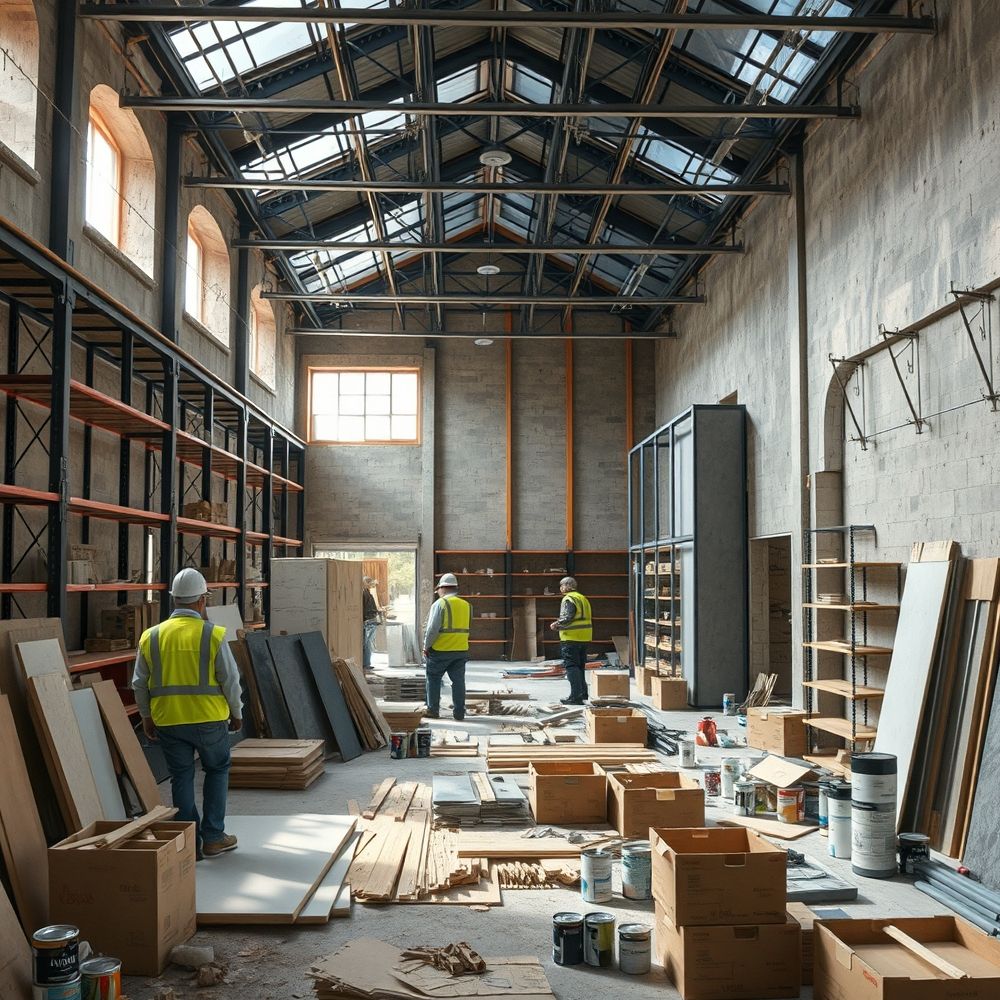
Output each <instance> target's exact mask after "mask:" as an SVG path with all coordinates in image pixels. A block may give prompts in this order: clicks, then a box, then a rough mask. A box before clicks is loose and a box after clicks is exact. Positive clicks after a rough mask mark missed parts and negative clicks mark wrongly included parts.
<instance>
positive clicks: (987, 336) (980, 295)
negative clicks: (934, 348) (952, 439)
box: [951, 288, 1000, 410]
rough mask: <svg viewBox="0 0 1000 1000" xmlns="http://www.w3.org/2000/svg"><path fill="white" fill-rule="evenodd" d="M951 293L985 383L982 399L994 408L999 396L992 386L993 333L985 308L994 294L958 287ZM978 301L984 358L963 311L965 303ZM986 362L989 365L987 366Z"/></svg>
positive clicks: (970, 321) (966, 315) (970, 303)
mask: <svg viewBox="0 0 1000 1000" xmlns="http://www.w3.org/2000/svg"><path fill="white" fill-rule="evenodd" d="M951 294H952V295H953V296H954V297H955V301H956V302H957V303H958V308H959V312H960V313H961V316H962V322H963V323H964V324H965V332H966V333H967V334H968V336H969V344H970V345H971V346H972V353H973V354H974V355H975V356H976V364H977V365H978V366H979V373H980V375H982V377H983V381H984V382H985V383H986V392H984V393H983V399H985V400H986V401H987V402H988V403H989V404H990V406H991V407H992V408H993V409H994V410H996V408H997V399H998V398H1000V397H998V395H997V391H996V389H995V388H994V386H993V375H992V369H993V335H992V330H991V329H990V325H989V322H988V320H989V313H988V311H987V309H986V304H987V303H988V302H992V301H993V300H994V296H993V295H990V294H989V293H988V292H972V291H968V290H966V291H960V290H958V289H955V288H953V289H951ZM976 302H978V303H980V312H981V313H982V315H983V316H984V317H985V320H986V322H984V323H983V325H982V326H981V327H980V328H979V335H980V337H981V338H982V339H983V340H984V341H985V342H986V349H987V352H988V356H987V358H986V360H984V359H983V352H982V351H981V350H980V348H979V344H977V343H976V331H974V330H973V329H972V320H971V319H970V318H969V314H968V313H967V312H966V311H965V307H966V306H967V305H972V304H973V303H976ZM987 362H988V363H989V367H987Z"/></svg>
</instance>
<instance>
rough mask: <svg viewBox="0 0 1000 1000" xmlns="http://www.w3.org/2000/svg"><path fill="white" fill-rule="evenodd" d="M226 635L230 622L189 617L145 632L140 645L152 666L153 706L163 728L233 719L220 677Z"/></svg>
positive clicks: (153, 713) (150, 700) (154, 713)
mask: <svg viewBox="0 0 1000 1000" xmlns="http://www.w3.org/2000/svg"><path fill="white" fill-rule="evenodd" d="M225 638H226V630H225V627H224V626H222V625H213V624H212V623H211V622H206V621H202V620H201V619H200V618H190V617H188V616H187V615H181V616H178V617H176V618H168V619H167V620H166V621H165V622H161V623H160V624H159V625H154V626H153V627H152V628H151V629H147V630H146V631H145V632H143V633H142V638H141V639H140V640H139V649H140V650H141V651H142V655H143V658H144V659H145V661H146V663H147V664H148V665H149V708H150V715H151V716H152V717H153V722H154V723H156V725H157V726H180V725H188V724H191V723H198V722H222V721H224V720H225V719H228V718H229V702H228V701H227V700H226V696H225V695H224V694H223V693H222V688H221V687H220V686H219V683H218V680H217V679H216V676H215V658H216V656H217V655H218V653H219V649H220V648H221V646H222V643H223V641H224V640H225Z"/></svg>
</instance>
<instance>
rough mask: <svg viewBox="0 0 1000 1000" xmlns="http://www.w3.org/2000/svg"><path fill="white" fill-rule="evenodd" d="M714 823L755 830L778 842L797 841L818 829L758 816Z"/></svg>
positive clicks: (731, 818)
mask: <svg viewBox="0 0 1000 1000" xmlns="http://www.w3.org/2000/svg"><path fill="white" fill-rule="evenodd" d="M715 822H716V825H717V826H741V827H743V828H744V829H747V830H756V831H757V832H758V833H763V834H766V835H767V836H768V837H777V838H778V839H779V840H798V839H799V837H804V836H805V835H806V834H807V833H813V832H814V831H815V830H818V829H819V827H818V826H815V825H810V824H800V823H780V822H779V821H778V820H776V819H762V818H761V817H759V816H727V817H726V818H725V819H719V820H716V821H715Z"/></svg>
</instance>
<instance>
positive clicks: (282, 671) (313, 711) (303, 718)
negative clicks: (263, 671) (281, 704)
mask: <svg viewBox="0 0 1000 1000" xmlns="http://www.w3.org/2000/svg"><path fill="white" fill-rule="evenodd" d="M267 644H268V646H269V647H270V649H271V659H272V660H273V662H274V669H275V674H276V675H277V678H278V683H279V684H280V685H281V692H282V694H283V695H284V696H285V704H286V705H287V706H288V714H289V715H290V716H291V720H292V726H293V727H294V728H295V735H296V737H298V739H300V740H324V741H325V742H327V743H332V741H333V730H332V729H331V728H330V723H329V720H328V719H327V717H326V712H325V711H324V709H323V705H322V703H321V702H320V698H319V692H318V691H317V690H316V682H315V681H314V680H313V677H312V671H311V670H310V669H309V664H308V662H307V661H306V654H305V651H304V650H303V649H302V643H301V642H299V637H298V636H297V635H272V636H271V637H270V638H269V639H268V640H267Z"/></svg>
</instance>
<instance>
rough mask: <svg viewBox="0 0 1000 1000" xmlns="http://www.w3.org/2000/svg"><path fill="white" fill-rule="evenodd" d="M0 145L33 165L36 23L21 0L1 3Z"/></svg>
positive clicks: (36, 106) (28, 6)
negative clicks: (0, 143)
mask: <svg viewBox="0 0 1000 1000" xmlns="http://www.w3.org/2000/svg"><path fill="white" fill-rule="evenodd" d="M0 48H2V49H3V59H2V60H0V81H2V82H3V86H2V87H0V142H3V144H4V145H5V146H6V147H7V148H8V149H10V150H12V151H13V152H14V153H16V154H17V155H18V156H19V157H20V158H21V159H22V160H23V161H24V162H25V163H27V164H28V166H29V167H33V166H34V165H35V132H36V124H37V114H38V92H37V87H38V22H37V21H36V20H35V10H34V7H33V6H32V5H31V4H30V3H25V2H24V0H0Z"/></svg>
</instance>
